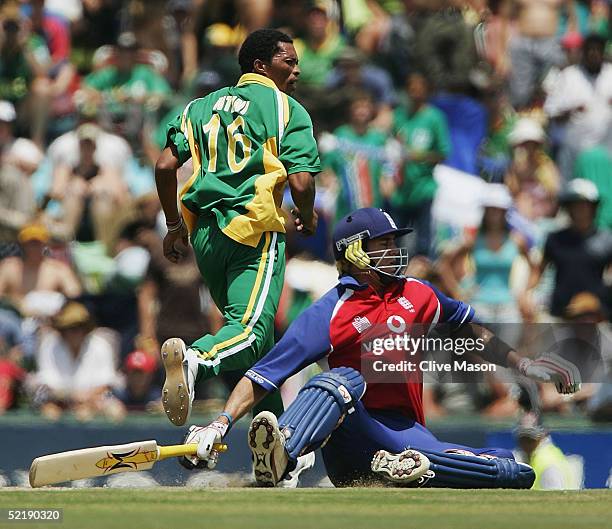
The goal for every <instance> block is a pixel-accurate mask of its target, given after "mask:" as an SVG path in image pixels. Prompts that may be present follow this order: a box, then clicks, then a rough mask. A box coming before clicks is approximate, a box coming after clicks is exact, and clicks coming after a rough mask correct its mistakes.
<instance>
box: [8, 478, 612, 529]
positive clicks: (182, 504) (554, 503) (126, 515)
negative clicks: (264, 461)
mask: <svg viewBox="0 0 612 529" xmlns="http://www.w3.org/2000/svg"><path fill="white" fill-rule="evenodd" d="M24 507H45V508H52V507H56V508H57V507H61V508H63V509H64V520H63V522H62V523H49V522H47V523H44V524H43V523H37V524H35V523H32V524H31V523H23V522H19V523H7V522H6V521H4V522H0V527H2V528H3V529H4V528H5V527H6V528H11V527H15V528H16V527H24V528H25V527H41V528H52V527H58V528H61V529H72V528H74V529H98V528H99V529H112V528H124V527H125V528H129V529H158V528H159V529H178V528H186V529H187V528H194V529H195V528H205V529H209V528H210V529H226V528H227V529H230V528H231V529H233V528H238V529H259V528H262V529H263V528H265V529H270V528H276V527H282V528H283V529H284V528H288V529H302V528H303V529H326V528H333V529H347V528H348V529H361V528H367V529H372V528H373V529H394V528H402V529H405V528H411V527H418V528H431V529H463V528H465V529H479V528H486V529H505V528H519V529H547V528H551V529H558V528H559V527H566V528H572V529H573V528H580V529H591V528H592V529H598V528H605V527H612V521H611V519H610V513H611V512H612V491H608V490H590V491H567V492H552V491H550V492H535V491H513V490H502V491H496V490H487V491H477V490H443V489H438V490H435V489H416V490H415V489H392V488H388V489H381V488H376V489H375V488H355V489H297V490H289V489H254V488H246V489H239V488H227V489H211V488H208V489H193V488H154V489H104V488H97V489H59V490H57V489H56V490H52V489H40V490H26V489H12V490H11V489H4V490H3V491H2V492H1V493H0V509H7V508H24Z"/></svg>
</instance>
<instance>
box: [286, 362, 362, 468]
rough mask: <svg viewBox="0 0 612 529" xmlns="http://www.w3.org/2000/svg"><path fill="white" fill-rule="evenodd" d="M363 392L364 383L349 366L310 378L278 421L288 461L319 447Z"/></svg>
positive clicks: (352, 407)
mask: <svg viewBox="0 0 612 529" xmlns="http://www.w3.org/2000/svg"><path fill="white" fill-rule="evenodd" d="M365 390H366V383H365V380H364V379H363V377H362V376H361V374H360V373H359V372H358V371H356V370H355V369H352V368H350V367H339V368H334V369H332V370H331V371H328V372H325V373H320V374H318V375H316V376H314V377H312V378H311V379H310V380H309V381H308V383H307V384H306V385H305V386H304V387H303V388H302V389H301V390H300V392H299V393H298V395H297V397H296V399H295V401H294V402H293V403H292V404H291V405H290V406H289V408H288V409H287V411H285V413H283V415H281V417H280V418H279V421H278V422H279V426H280V428H281V430H282V432H283V434H284V436H285V439H286V443H285V449H286V450H287V452H288V454H289V456H290V458H291V459H294V460H295V459H297V457H298V456H300V455H301V454H303V453H306V452H309V451H312V450H315V449H316V448H319V447H320V446H323V445H324V444H325V442H326V441H327V439H328V438H329V436H330V435H331V434H332V432H333V431H334V430H335V429H336V427H337V426H338V425H339V424H340V423H341V422H342V420H343V419H344V417H345V416H346V414H347V413H351V412H352V411H353V410H354V407H355V404H356V403H357V402H358V401H359V400H361V398H362V397H363V394H364V393H365Z"/></svg>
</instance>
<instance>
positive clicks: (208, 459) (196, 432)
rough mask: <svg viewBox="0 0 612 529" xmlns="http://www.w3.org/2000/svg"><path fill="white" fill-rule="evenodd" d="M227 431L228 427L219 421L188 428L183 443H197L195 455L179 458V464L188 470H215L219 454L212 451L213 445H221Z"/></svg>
mask: <svg viewBox="0 0 612 529" xmlns="http://www.w3.org/2000/svg"><path fill="white" fill-rule="evenodd" d="M227 429H228V425H227V424H224V423H222V422H219V421H214V422H212V423H210V424H209V425H208V426H195V425H192V426H190V427H189V431H188V432H187V435H186V436H185V439H184V440H183V443H184V444H191V443H197V444H198V451H197V455H195V456H183V457H181V458H179V463H180V464H181V465H182V466H184V467H185V468H186V469H188V470H193V469H194V468H209V469H213V468H215V467H216V466H217V460H218V459H219V452H218V451H217V450H214V449H213V445H215V444H217V443H221V440H222V439H223V436H224V435H225V433H226V432H227Z"/></svg>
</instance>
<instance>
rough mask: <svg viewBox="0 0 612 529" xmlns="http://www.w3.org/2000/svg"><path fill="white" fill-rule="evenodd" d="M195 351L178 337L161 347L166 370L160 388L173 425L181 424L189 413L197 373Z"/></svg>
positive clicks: (167, 413)
mask: <svg viewBox="0 0 612 529" xmlns="http://www.w3.org/2000/svg"><path fill="white" fill-rule="evenodd" d="M195 354H196V353H195V352H194V351H193V350H191V349H187V348H186V346H185V342H184V341H183V340H181V339H180V338H170V339H168V340H166V341H165V342H164V344H163V345H162V347H161V360H162V364H163V365H164V369H165V370H166V382H165V383H164V387H163V389H162V404H163V406H164V411H165V412H166V415H167V416H168V419H170V422H171V423H172V424H174V425H175V426H182V425H183V424H185V422H186V421H187V418H188V417H189V414H190V413H191V405H192V403H193V397H194V390H193V387H194V384H195V378H196V374H197V369H198V366H197V359H196V358H195Z"/></svg>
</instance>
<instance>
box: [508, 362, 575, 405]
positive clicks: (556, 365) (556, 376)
mask: <svg viewBox="0 0 612 529" xmlns="http://www.w3.org/2000/svg"><path fill="white" fill-rule="evenodd" d="M517 370H518V372H519V373H521V375H524V376H526V377H527V378H530V379H532V380H535V381H537V382H552V383H554V384H555V387H556V388H557V391H558V392H559V393H562V394H564V395H568V394H571V393H576V392H577V391H579V390H580V383H581V381H582V380H581V378H580V371H579V370H578V368H577V367H576V366H575V365H574V364H573V363H572V362H570V361H569V360H566V359H565V358H562V357H560V356H559V355H557V354H554V353H548V354H546V355H543V356H541V357H540V358H536V359H535V360H531V359H529V358H523V359H521V361H520V362H519V364H518V366H517Z"/></svg>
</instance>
